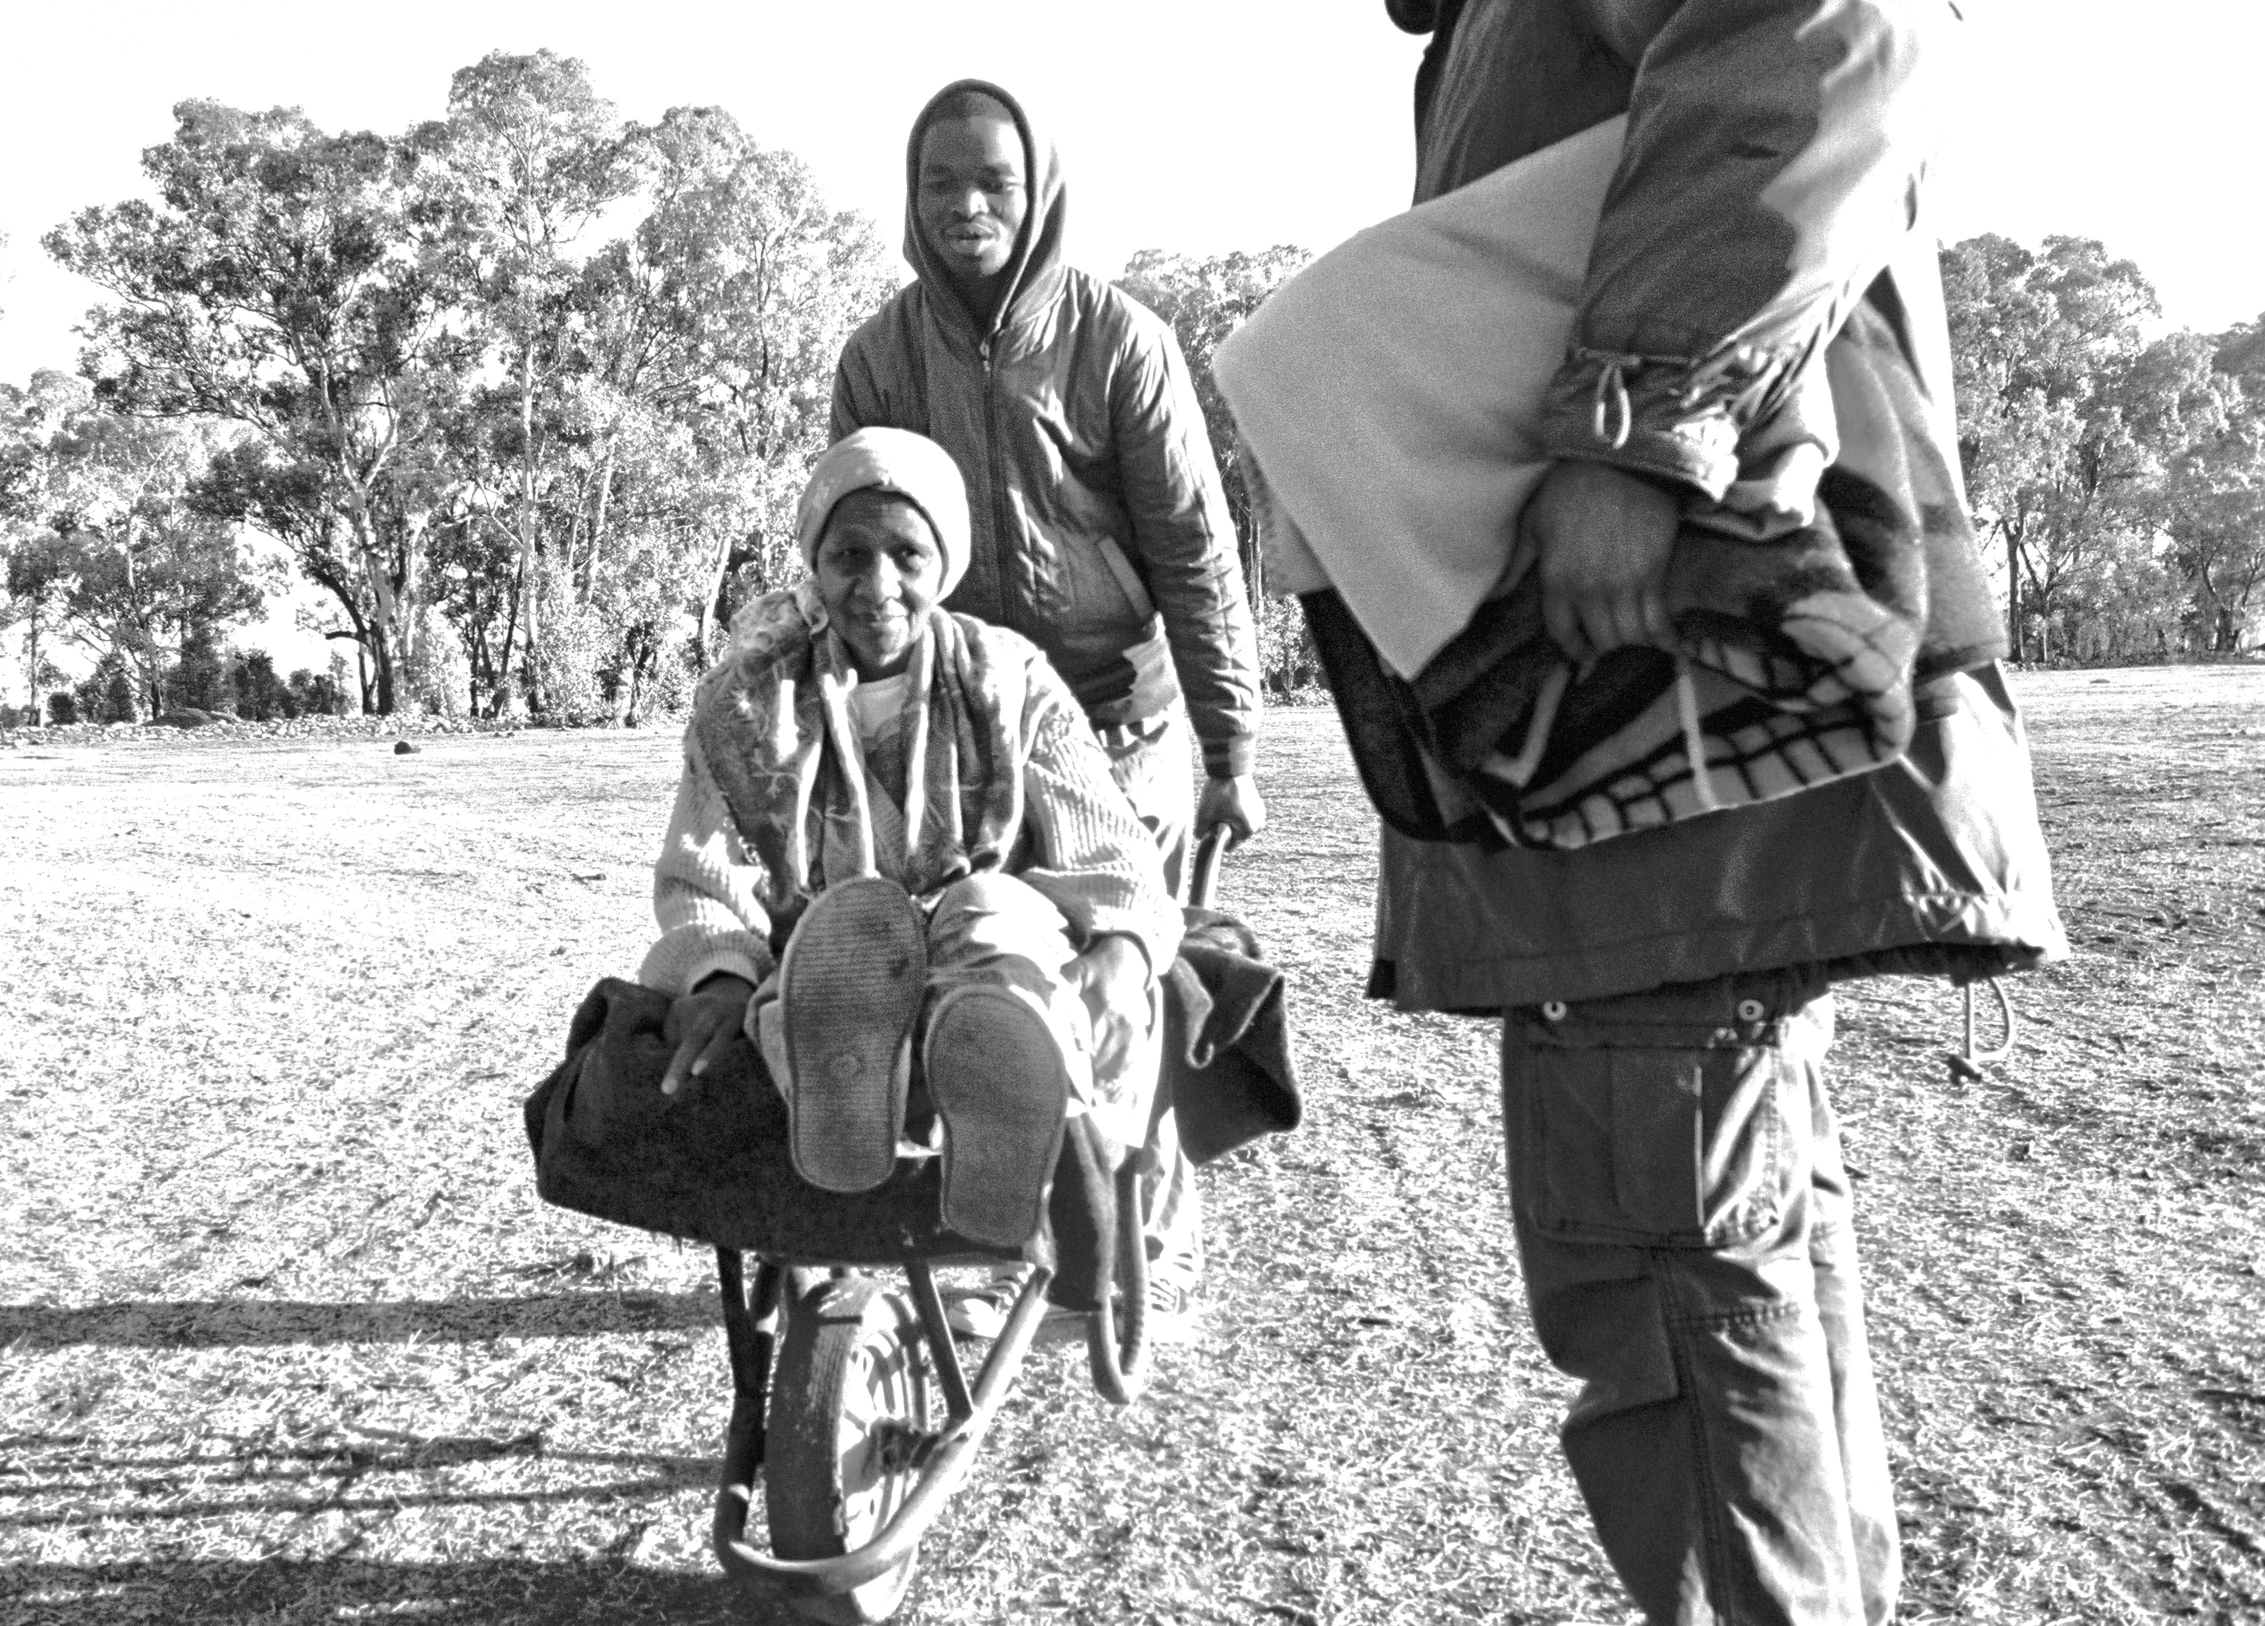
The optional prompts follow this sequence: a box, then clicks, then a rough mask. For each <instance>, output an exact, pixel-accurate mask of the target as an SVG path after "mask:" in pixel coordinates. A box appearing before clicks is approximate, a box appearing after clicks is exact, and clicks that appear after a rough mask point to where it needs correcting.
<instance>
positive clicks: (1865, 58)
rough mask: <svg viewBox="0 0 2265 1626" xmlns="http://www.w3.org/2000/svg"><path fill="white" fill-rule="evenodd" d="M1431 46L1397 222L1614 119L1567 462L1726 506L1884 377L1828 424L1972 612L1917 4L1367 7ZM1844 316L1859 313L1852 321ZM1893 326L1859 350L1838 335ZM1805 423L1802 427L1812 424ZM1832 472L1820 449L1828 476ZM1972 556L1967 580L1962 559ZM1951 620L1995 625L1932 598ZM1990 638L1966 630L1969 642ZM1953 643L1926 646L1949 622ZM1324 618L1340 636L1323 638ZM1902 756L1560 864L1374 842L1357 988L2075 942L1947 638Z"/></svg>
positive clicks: (1453, 1001) (1706, 1)
mask: <svg viewBox="0 0 2265 1626" xmlns="http://www.w3.org/2000/svg"><path fill="white" fill-rule="evenodd" d="M1386 3H1387V9H1388V10H1389V11H1390V13H1391V15H1392V18H1393V20H1394V21H1395V22H1397V23H1399V24H1400V26H1401V27H1403V28H1406V29H1408V30H1410V31H1411V32H1417V33H1425V32H1428V33H1431V34H1432V36H1433V37H1432V41H1431V45H1430V48H1429V50H1428V51H1427V52H1426V53H1425V56H1424V60H1423V64H1422V67H1421V68H1420V69H1419V70H1418V73H1417V79H1416V127H1417V143H1416V147H1417V187H1416V192H1417V200H1418V201H1419V202H1421V201H1423V200H1425V199H1428V198H1431V197H1436V196H1438V195H1439V194H1440V193H1442V192H1445V191H1448V190H1451V189H1453V188H1455V187H1459V186H1462V185H1464V184H1466V183H1468V182H1470V181H1473V180H1476V179H1477V178H1478V177H1480V176H1482V175H1485V174H1488V173H1491V172H1492V171H1493V170H1495V169H1496V168H1499V167H1500V166H1501V165H1503V164H1506V163H1510V162H1512V161H1514V160H1516V159H1518V158H1521V157H1524V156H1525V155H1526V154H1528V153H1531V152H1535V151H1538V150H1539V149H1540V148H1542V147H1545V146H1548V145H1550V144H1551V143H1553V142H1557V141H1560V140H1563V139H1565V138H1566V137H1568V136H1570V135H1573V134H1574V133H1576V132H1578V131H1580V130H1583V129H1586V128H1588V127H1589V126H1591V125H1593V124H1596V123H1598V122H1600V121H1602V120H1604V119H1608V118H1611V117H1613V116H1615V115H1617V114H1621V113H1625V114H1627V115H1628V126H1627V136H1626V141H1625V145H1624V147H1623V150H1622V155H1621V159H1620V164H1619V168H1618V170H1617V172H1616V174H1615V177H1614V180H1613V182H1612V185H1611V188H1610V190H1609V191H1608V192H1607V194H1606V199H1605V205H1604V212H1603V217H1602V219H1601V221H1600V223H1599V225H1598V228H1597V234H1596V239H1595V243H1594V245H1593V248H1592V250H1591V254H1590V259H1589V269H1588V273H1587V278H1586V282H1585V284H1584V287H1583V289H1582V292H1581V297H1580V303H1579V309H1578V311H1577V314H1576V317H1575V323H1574V333H1573V343H1572V346H1571V349H1570V351H1569V353H1568V355H1567V357H1566V359H1565V362H1564V364H1563V366H1562V368H1561V369H1560V371H1559V373H1558V375H1557V379H1556V381H1555V384H1554V385H1553V387H1552V390H1551V394H1550V399H1549V403H1548V405H1547V407H1546V408H1545V444H1546V445H1547V446H1548V449H1549V450H1550V451H1551V452H1553V453H1554V454H1555V455H1557V456H1559V457H1564V458H1578V459H1588V460H1594V461H1598V462H1604V463H1609V464H1613V465H1616V466H1618V467H1622V468H1626V469H1629V470H1631V471H1633V472H1636V473H1639V474H1642V475H1645V476H1647V477H1650V478H1653V479H1656V480H1661V481H1665V482H1669V483H1672V484H1674V485H1676V486H1679V487H1681V488H1682V489H1683V490H1684V491H1685V492H1686V493H1687V498H1686V512H1687V514H1689V513H1691V512H1694V511H1696V510H1699V509H1702V508H1707V507H1709V506H1711V505H1717V504H1719V503H1720V502H1721V501H1722V500H1723V499H1724V498H1725V496H1726V495H1727V494H1730V493H1731V492H1732V489H1733V487H1735V486H1736V485H1737V484H1738V482H1739V481H1740V478H1741V474H1742V470H1741V457H1742V454H1743V455H1746V456H1748V457H1751V455H1752V449H1753V448H1754V447H1755V446H1756V445H1757V444H1758V443H1759V442H1761V441H1762V440H1763V439H1765V438H1766V436H1767V434H1768V432H1769V430H1770V429H1771V428H1772V427H1773V426H1781V425H1780V415H1781V414H1783V413H1785V412H1788V411H1790V410H1795V409H1796V407H1800V408H1801V409H1803V410H1809V411H1815V410H1817V409H1818V404H1819V402H1820V401H1821V400H1822V399H1823V396H1824V394H1825V392H1821V391H1819V390H1817V389H1814V388H1811V387H1809V386H1811V385H1813V384H1814V382H1815V381H1816V380H1817V379H1818V378H1819V377H1820V376H1821V375H1822V374H1823V372H1824V371H1825V367H1826V358H1827V355H1828V352H1835V353H1838V352H1847V355H1846V357H1845V359H1846V360H1848V361H1851V362H1856V361H1862V362H1863V364H1865V365H1873V364H1877V365H1885V366H1892V367H1896V368H1900V369H1903V370H1904V373H1905V376H1906V380H1907V381H1908V382H1910V383H1912V384H1913V385H1915V388H1914V389H1912V390H1910V391H1907V392H1905V393H1907V394H1908V395H1909V396H1910V397H1911V398H1912V399H1914V400H1916V401H1917V402H1918V403H1920V405H1919V409H1918V410H1917V411H1916V412H1915V413H1914V414H1912V415H1907V416H1897V417H1892V418H1887V419H1879V420H1874V419H1865V418H1850V417H1849V415H1848V414H1846V413H1844V412H1843V413H1840V414H1839V416H1840V418H1841V420H1842V421H1838V422H1828V423H1823V424H1820V425H1818V426H1817V428H1818V430H1819V436H1820V443H1821V444H1824V445H1827V446H1829V447H1846V446H1849V445H1852V444H1854V443H1855V442H1857V441H1859V440H1863V441H1864V442H1865V450H1866V451H1867V453H1868V454H1870V456H1871V458H1872V459H1873V460H1874V461H1875V462H1877V461H1882V460H1884V461H1885V462H1886V463H1888V464H1894V463H1896V462H1898V461H1901V462H1904V463H1906V464H1909V465H1912V466H1914V467H1916V466H1918V465H1921V464H1927V465H1931V466H1934V467H1938V468H1940V469H1942V470H1943V471H1945V473H1944V480H1945V481H1947V487H1946V490H1945V492H1944V494H1943V495H1942V496H1941V497H1939V498H1936V499H1933V500H1930V499H1929V498H1928V497H1927V496H1926V495H1925V493H1926V492H1927V490H1928V487H1927V484H1926V483H1925V482H1917V481H1914V482H1906V483H1905V485H1904V488H1903V491H1902V495H1903V497H1904V499H1905V500H1906V503H1907V505H1908V506H1910V507H1911V508H1913V509H1914V510H1915V511H1914V512H1912V513H1910V514H1908V515H1906V516H1905V518H1906V520H1907V521H1908V522H1909V523H1910V524H1912V525H1914V526H1917V527H1921V528H1923V529H1924V530H1926V531H1927V532H1928V533H1930V543H1929V546H1930V550H1937V549H1939V550H1940V552H1941V557H1940V558H1939V559H1937V560H1933V561H1931V562H1930V573H1931V580H1932V585H1933V586H1934V587H1935V588H1936V589H1937V590H1938V592H1940V593H1941V594H1944V595H1951V596H1957V597H1961V598H1963V599H1971V598H1973V597H1974V596H1976V595H1980V594H1982V593H1984V592H1985V591H1986V589H1985V587H1984V586H1983V582H1984V577H1983V576H1982V573H1981V571H1980V569H1979V567H1978V563H1977V562H1976V561H1974V560H1973V558H1972V548H1973V541H1972V536H1971V531H1970V528H1969V526H1968V523H1967V520H1966V517H1965V514H1964V507H1963V504H1964V494H1963V492H1962V491H1959V490H1958V489H1957V472H1956V471H1957V467H1958V457H1957V447H1956V432H1955V425H1954V420H1953V415H1952V408H1951V395H1950V380H1949V345H1948V340H1947V337H1946V334H1945V330H1944V324H1943V316H1942V297H1941V286H1940V281H1939V278H1938V275H1937V273H1936V271H1935V267H1934V246H1933V241H1932V238H1931V236H1930V235H1929V234H1928V233H1927V232H1925V231H1924V229H1923V228H1921V227H1920V225H1919V218H1920V217H1919V213H1918V211H1919V204H1920V198H1921V193H1922V190H1923V185H1922V183H1923V180H1924V175H1925V169H1926V161H1927V149H1926V136H1927V130H1926V128H1925V121H1924V117H1923V113H1924V110H1925V108H1926V105H1927V90H1928V87H1927V85H1926V83H1925V81H1924V79H1923V77H1922V69H1923V67H1924V65H1925V63H1926V61H1927V60H1928V45H1929V43H1930V42H1929V36H1930V35H1931V34H1932V33H1933V32H1934V31H1935V28H1936V27H1937V26H1939V25H1938V23H1937V22H1936V20H1935V14H1936V13H1937V12H1940V13H1941V19H1942V21H1947V20H1948V16H1949V13H1948V10H1947V7H1943V6H1940V5H1931V4H1929V3H1928V0H1386ZM1852 313H1855V314H1860V315H1862V316H1863V317H1864V322H1863V323H1862V324H1856V323H1852V322H1851V320H1850V317H1851V314H1852ZM1859 327H1861V330H1862V331H1864V332H1874V333H1880V332H1884V333H1886V334H1888V335H1890V337H1889V339H1888V341H1887V342H1886V343H1884V344H1877V345H1873V346H1871V347H1870V349H1869V352H1868V356H1869V359H1866V358H1865V357H1859V356H1857V355H1856V354H1855V352H1854V349H1853V346H1854V344H1855V340H1854V338H1853V337H1852V335H1853V334H1855V333H1856V332H1857V331H1858V330H1859ZM1834 410H1835V409H1834V408H1832V407H1831V406H1830V405H1829V404H1828V405H1826V406H1825V407H1824V416H1825V417H1826V418H1828V419H1830V418H1832V417H1833V416H1834ZM1828 455H1829V454H1828ZM1962 550H1963V557H1964V559H1965V563H1964V564H1963V565H1961V564H1960V563H1959V559H1960V557H1961V553H1962ZM1316 598H1326V599H1327V600H1328V601H1327V602H1321V603H1318V604H1313V603H1309V620H1311V621H1312V622H1313V623H1314V625H1315V631H1316V635H1317V637H1319V638H1321V639H1322V641H1323V650H1322V654H1323V659H1324V664H1325V665H1326V666H1327V667H1328V669H1329V671H1330V673H1331V680H1332V684H1333V687H1334V689H1335V691H1336V699H1337V702H1338V706H1339V709H1340V711H1341V712H1342V713H1343V714H1344V716H1345V718H1346V723H1347V730H1348V733H1349V734H1350V735H1351V737H1352V741H1353V746H1354V750H1355V753H1356V755H1357V756H1358V757H1359V758H1360V760H1361V765H1362V768H1363V772H1364V775H1366V776H1367V777H1368V778H1369V780H1370V782H1371V784H1372V785H1373V784H1374V783H1376V781H1377V779H1378V777H1379V776H1380V775H1382V776H1385V777H1389V776H1390V775H1391V774H1392V773H1394V772H1395V771H1399V769H1398V766H1397V764H1396V763H1395V762H1394V760H1393V757H1394V752H1395V749H1396V747H1395V745H1394V742H1393V739H1392V736H1393V733H1394V731H1395V729H1396V728H1397V726H1398V725H1397V724H1396V723H1395V722H1394V721H1393V720H1392V713H1391V710H1390V708H1389V706H1388V705H1387V704H1384V703H1383V691H1382V688H1381V685H1380V683H1379V682H1377V681H1372V679H1373V678H1374V675H1375V673H1376V671H1377V667H1376V660H1375V656H1374V653H1373V651H1371V650H1369V649H1368V648H1367V647H1366V645H1365V640H1363V639H1362V637H1361V635H1360V634H1359V632H1358V631H1357V629H1352V628H1350V624H1349V621H1348V619H1347V618H1346V617H1344V616H1343V615H1342V614H1341V613H1333V612H1334V611H1335V610H1336V605H1335V603H1334V596H1333V595H1316ZM1947 610H1955V611H1958V612H1961V613H1960V614H1959V615H1957V616H1955V617H1953V619H1955V620H1960V621H1963V622H1967V623H1972V622H1973V621H1974V619H1975V618H1974V616H1973V615H1972V614H1967V613H1964V612H1974V611H1986V605H1975V604H1972V603H1970V602H1962V603H1960V604H1957V605H1951V606H1947ZM1987 623H1988V616H1987V614H1986V613H1983V614H1981V615H1980V624H1982V625H1984V626H1986V625H1987ZM1947 624H1948V623H1946V625H1947ZM1333 627H1334V629H1335V630H1334V632H1332V628H1333ZM1949 644H1950V645H1951V646H1955V647H1946V649H1944V650H1943V651H1942V652H1941V659H1940V660H1939V661H1938V662H1937V664H1936V665H1935V667H1934V676H1933V678H1932V680H1931V681H1930V682H1929V683H1928V684H1926V685H1925V686H1924V687H1923V690H1922V692H1921V693H1920V694H1919V696H1918V700H1919V707H1918V715H1919V721H1918V724H1917V727H1916V729H1915V731H1914V734H1913V737H1912V740H1911V743H1910V745H1909V747H1908V749H1907V751H1906V752H1905V754H1904V755H1903V756H1902V758H1901V759H1900V760H1897V761H1895V762H1892V763H1889V764H1888V765H1886V766H1884V767H1881V768H1878V769H1876V770H1874V771H1872V772H1869V773H1864V774H1859V775H1856V776H1854V777H1851V778H1848V779H1843V780H1839V781H1836V782H1835V783H1833V784H1830V785H1826V786H1822V787H1818V788H1814V789H1810V790H1806V791H1803V792H1802V793H1800V794H1798V795H1793V796H1788V797H1785V798H1784V799H1782V800H1778V801H1774V802H1767V803H1763V804H1761V805H1759V806H1753V807H1746V808H1738V809H1731V810H1726V811H1723V812H1719V813H1712V814H1709V815H1707V816H1705V817H1701V818H1694V819H1690V820H1688V821H1685V822H1682V823H1678V824H1672V825H1668V826H1666V827H1664V828H1660V829H1654V830H1646V831H1640V832H1638V833H1635V834H1629V835H1624V836H1620V837H1617V838H1616V839H1613V840H1609V841H1600V842H1598V843H1596V844H1595V845H1593V846H1589V847H1583V848H1580V849H1578V850H1573V851H1549V850H1528V849H1516V848H1514V849H1511V850H1508V851H1486V850H1482V849H1481V848H1479V847H1476V846H1473V845H1470V844H1467V843H1460V842H1453V841H1434V840H1420V839H1413V838H1411V836H1409V835H1408V834H1405V833H1402V832H1399V831H1396V830H1393V829H1391V828H1389V827H1388V828H1387V829H1386V831H1385V833H1384V850H1383V854H1382V860H1381V864H1380V873H1379V878H1378V903H1377V913H1378V919H1377V951H1376V952H1377V966H1376V971H1375V975H1374V976H1373V977H1372V980H1371V992H1372V993H1376V994H1380V995H1390V996H1392V997H1395V998H1397V1000H1398V1001H1399V1002H1400V1003H1401V1004H1402V1005H1403V1006H1405V1007H1408V1008H1413V1009H1434V1010H1441V1009H1444V1010H1483V1009H1499V1008H1501V1007H1504V1006H1513V1005H1535V1004H1541V1003H1544V1002H1546V1001H1551V1000H1566V1001H1571V1000H1583V999H1595V998H1604V997H1609V996H1613V995H1620V994H1632V993H1641V992H1644V991H1646V990H1649V989H1652V988H1657V987H1660V986H1662V985H1665V984H1673V983H1686V982H1697V981H1702V980H1706V979H1709V978H1713V977H1718V976H1722V975H1725V974H1729V973H1733V972H1740V971H1762V970H1771V969H1776V968H1780V967H1790V966H1815V967H1821V968H1823V969H1824V970H1825V971H1826V972H1827V973H1828V974H1829V975H1833V976H1850V975H1858V974H1862V973H1866V972H1875V971H1883V970H1894V971H1934V972H1947V973H1949V974H1951V975H1953V976H1956V977H1960V978H1965V977H1971V976H1979V975H1986V974H1991V973H1995V972H1998V971H2001V970H2006V969H2017V968H2021V967H2026V966H2031V965H2035V964H2038V963H2040V962H2041V961H2044V960H2048V959H2053V958H2057V957H2059V956H2060V955H2062V954H2064V953H2066V951H2067V944H2066V940H2065V938H2064V936H2063V933H2062V929H2061V924H2060V920H2059V917H2058V915H2057V914H2056V912H2055V910H2054V908H2053V902H2052V894H2051V885H2050V880H2049V876H2048V866H2047V861H2046V855H2045V847H2044V838H2043V835H2042V833H2041V831H2040V829H2039V826H2038V820H2037V809H2036V801H2035V795H2034V791H2033V789H2032V786H2031V781H2030V769H2029V755H2028V743H2027V737H2026V734H2025V732H2024V730H2023V728H2022V723H2021V718H2020V715H2019V713H2018V711H2017V710H2016V709H2015V707H2014V705H2013V702H2012V699H2011V697H2010V695H2009V694H2008V693H2007V690H2006V687H2005V683H2004V680H2003V678H2002V676H2001V674H2000V673H1999V670H1998V668H1997V665H1996V663H1995V661H1994V659H1993V658H1992V657H1993V656H1994V655H1995V654H1996V653H1997V652H1998V649H1999V646H1997V645H1995V644H1993V643H1991V642H1990V641H1989V640H1987V639H1983V640H1980V641H1979V642H1978V643H1975V644H1974V645H1972V646H1971V647H1969V646H1966V645H1960V644H1958V641H1957V640H1956V639H1952V640H1949Z"/></svg>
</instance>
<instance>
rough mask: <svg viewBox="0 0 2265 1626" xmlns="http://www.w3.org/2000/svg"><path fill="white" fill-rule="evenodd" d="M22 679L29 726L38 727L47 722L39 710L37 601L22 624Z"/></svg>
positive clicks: (32, 602)
mask: <svg viewBox="0 0 2265 1626" xmlns="http://www.w3.org/2000/svg"><path fill="white" fill-rule="evenodd" d="M24 664H25V666H26V668H27V670H26V672H25V674H24V677H25V682H26V686H27V687H28V688H29V689H30V690H31V726H32V727H34V728H37V727H39V725H40V724H42V723H44V722H45V721H47V714H46V713H45V712H43V711H42V710H40V708H39V600H38V599H37V598H36V597H35V598H34V599H33V600H32V601H31V614H30V616H29V617H27V618H26V620H25V622H24Z"/></svg>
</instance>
